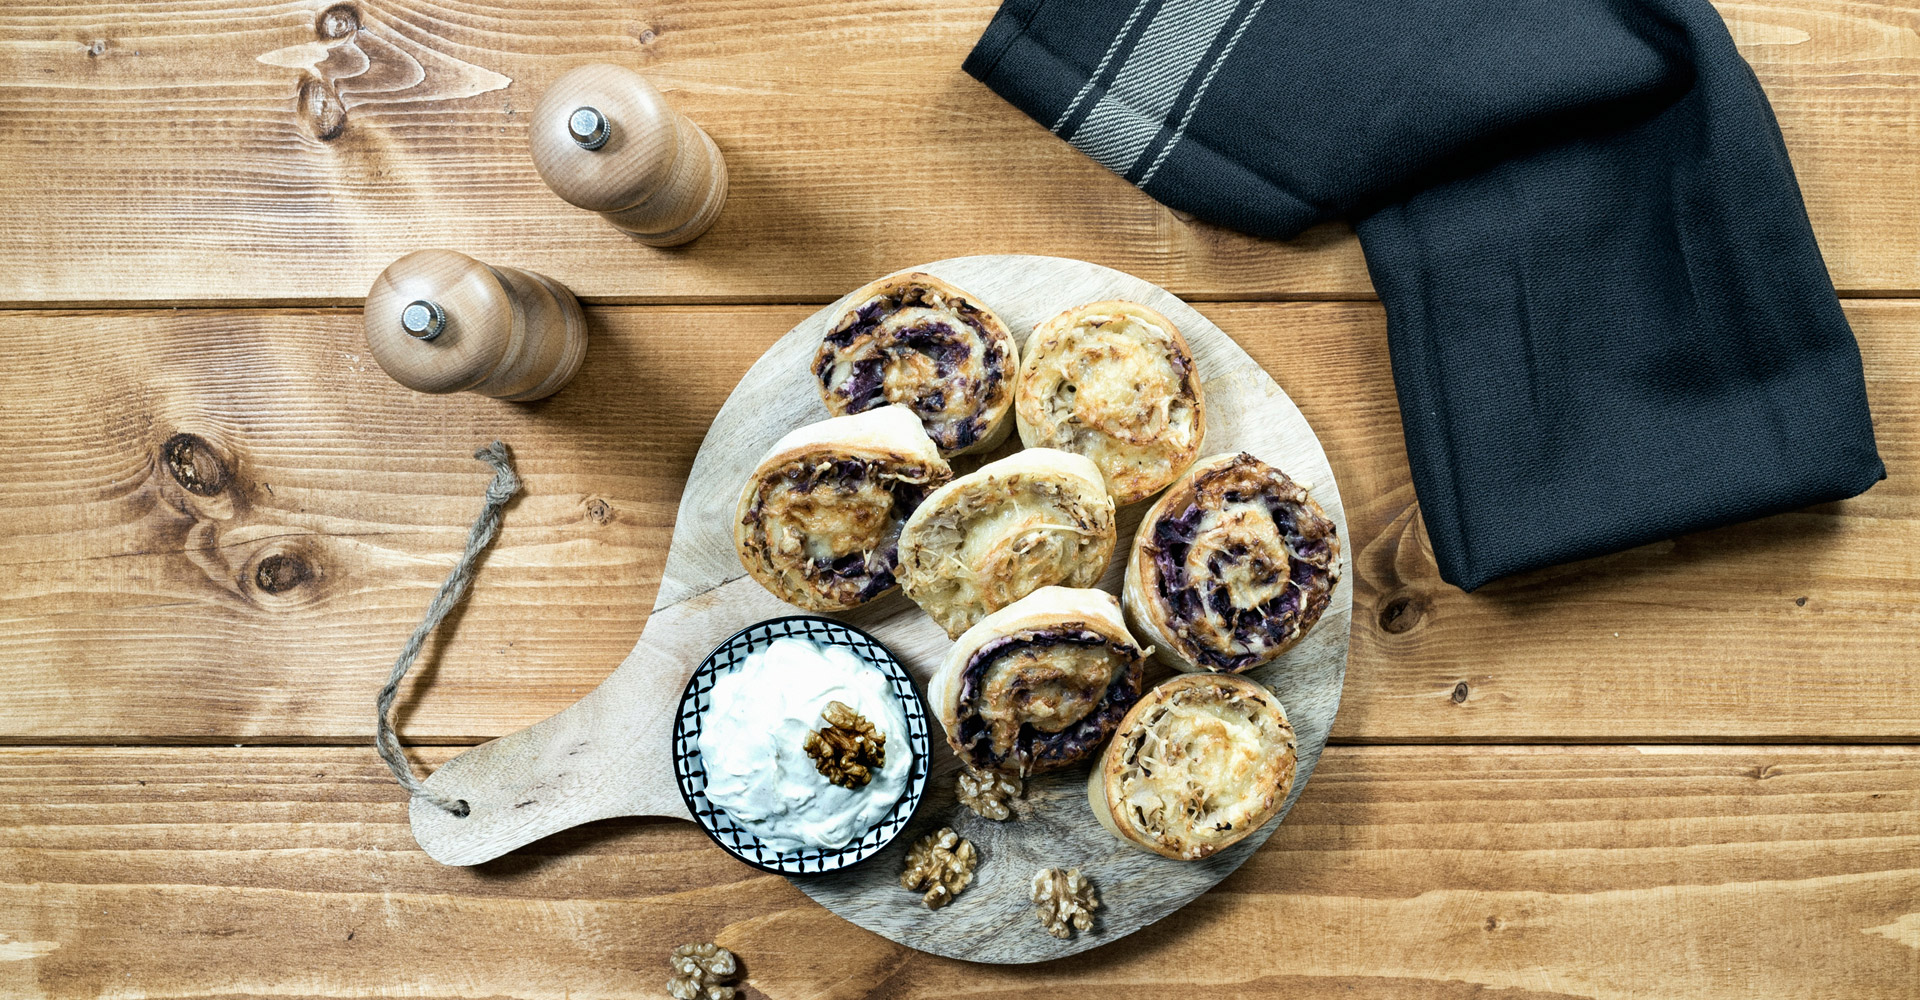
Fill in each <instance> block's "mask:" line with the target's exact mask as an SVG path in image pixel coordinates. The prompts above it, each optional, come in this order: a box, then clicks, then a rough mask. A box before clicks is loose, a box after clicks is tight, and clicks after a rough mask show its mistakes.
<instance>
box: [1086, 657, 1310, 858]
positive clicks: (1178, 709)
mask: <svg viewBox="0 0 1920 1000" xmlns="http://www.w3.org/2000/svg"><path fill="white" fill-rule="evenodd" d="M1296 763H1297V761H1296V747H1295V740H1294V734H1293V726H1292V725H1291V724H1289V723H1288V722H1287V713H1286V710H1285V709H1284V708H1282V707H1281V705H1280V699H1279V698H1276V697H1274V694H1273V692H1271V691H1268V690H1267V689H1266V688H1264V687H1262V686H1260V685H1259V684H1256V683H1254V682H1253V681H1251V680H1249V679H1247V678H1245V677H1240V676H1237V675H1234V674H1181V675H1179V676H1177V677H1174V678H1173V679H1172V680H1169V681H1167V682H1166V683H1164V684H1161V685H1160V686H1158V687H1156V688H1154V689H1153V690H1151V691H1148V692H1147V693H1146V694H1145V695H1143V696H1141V698H1140V700H1139V702H1137V703H1136V704H1135V705H1134V706H1133V709H1132V710H1131V711H1129V712H1128V713H1127V717H1126V718H1125V719H1123V720H1121V722H1120V727H1119V729H1118V731H1116V732H1115V734H1114V737H1113V742H1112V743H1110V744H1108V746H1107V752H1106V753H1105V754H1103V755H1102V756H1101V758H1100V766H1098V767H1096V768H1094V769H1093V773H1092V774H1091V775H1089V776H1088V779H1087V801H1088V804H1089V805H1091V806H1092V807H1093V814H1094V817H1095V818H1096V819H1098V820H1099V821H1100V825H1101V826H1104V827H1106V828H1107V831H1108V832H1110V833H1112V834H1113V835H1114V836H1116V837H1119V838H1120V839H1121V840H1124V841H1126V842H1127V843H1130V844H1133V845H1134V846H1136V847H1140V848H1144V849H1146V850H1149V851H1152V852H1154V853H1155V854H1159V855H1163V856H1165V857H1169V858H1174V859H1176V860H1181V861H1198V860H1200V859H1201V858H1205V857H1207V856H1209V855H1211V854H1213V853H1214V852H1216V851H1220V850H1222V849H1224V848H1227V847H1230V846H1232V845H1234V844H1236V843H1238V842H1239V841H1240V840H1241V839H1242V838H1244V837H1246V836H1247V835H1248V834H1251V833H1253V832H1254V831H1255V830H1258V829H1260V827H1261V826H1263V825H1265V824H1266V822H1267V821H1268V820H1269V819H1272V818H1273V815H1274V813H1276V812H1278V811H1279V810H1280V807H1281V806H1282V805H1283V804H1285V803H1286V801H1287V793H1288V792H1289V791H1291V790H1292V788H1293V776H1294V769H1295V766H1296Z"/></svg>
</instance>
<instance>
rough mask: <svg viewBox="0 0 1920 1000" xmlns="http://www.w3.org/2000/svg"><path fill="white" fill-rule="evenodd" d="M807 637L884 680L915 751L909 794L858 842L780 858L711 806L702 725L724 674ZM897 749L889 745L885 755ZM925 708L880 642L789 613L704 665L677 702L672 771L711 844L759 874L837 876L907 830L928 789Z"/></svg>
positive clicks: (747, 632)
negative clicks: (839, 649) (753, 656)
mask: <svg viewBox="0 0 1920 1000" xmlns="http://www.w3.org/2000/svg"><path fill="white" fill-rule="evenodd" d="M789 636H791V637H794V638H799V639H808V640H811V641H813V642H816V643H818V644H820V645H822V646H844V647H846V648H847V649H850V650H852V651H853V654H854V655H855V656H858V657H860V659H862V660H864V661H866V662H867V663H868V664H870V665H872V666H873V667H875V668H877V669H878V670H880V671H881V672H882V673H885V674H886V675H887V680H888V682H889V685H890V686H891V688H892V690H893V693H894V696H895V697H897V698H899V699H900V708H901V710H902V711H904V712H905V713H906V717H907V745H908V746H909V747H910V748H911V749H912V751H913V766H912V769H911V770H910V771H908V773H907V787H906V791H905V792H903V793H902V794H901V796H900V801H899V802H896V803H894V806H893V809H892V810H890V811H889V812H888V813H887V815H886V816H885V817H884V818H882V819H881V820H880V822H879V823H877V824H875V825H874V826H873V827H872V828H871V829H869V830H867V832H866V833H865V834H863V835H862V836H861V837H860V839H858V840H855V841H853V842H851V843H849V844H847V845H846V846H844V847H840V848H833V849H828V848H814V847H809V848H803V849H801V850H797V851H787V852H784V853H782V852H780V851H776V850H774V849H772V848H770V847H768V846H767V845H766V844H764V843H762V842H761V840H760V838H759V837H756V836H754V835H753V834H752V833H751V832H749V831H747V830H745V829H743V828H741V826H740V825H739V824H737V823H735V822H734V821H733V817H731V816H728V815H727V813H726V811H725V810H723V809H721V808H720V807H719V806H716V805H714V804H713V803H712V802H710V801H708V799H707V795H706V790H707V772H706V768H705V767H704V766H703V765H702V763H701V760H700V726H701V723H702V720H703V719H704V718H705V716H706V712H707V709H708V708H709V707H711V703H712V699H711V697H710V696H711V694H712V692H713V683H714V681H715V680H716V679H718V678H719V677H720V676H721V675H722V674H726V673H729V672H731V671H733V670H735V669H738V668H739V666H740V664H741V663H742V662H743V661H745V660H746V658H747V655H748V654H750V653H754V652H757V651H759V650H761V649H765V648H766V647H767V646H768V645H769V644H771V643H772V642H773V640H775V639H782V638H786V637H789ZM892 747H893V744H892V741H891V740H889V741H888V750H889V751H891V750H892ZM927 754H928V746H927V707H926V705H925V703H923V702H922V701H921V700H920V693H919V691H918V690H917V689H916V688H915V687H914V686H913V678H912V677H911V676H910V675H909V674H908V673H907V669H906V668H905V667H903V666H901V665H900V661H899V660H896V659H894V656H893V653H892V652H890V651H889V650H888V649H887V647H885V646H882V645H881V644H880V642H879V640H877V639H875V638H874V637H873V636H870V635H868V634H867V633H865V632H862V631H860V630H859V629H857V628H853V627H852V626H849V625H843V624H841V623H839V622H837V621H834V620H832V619H830V618H817V617H814V616H812V615H790V616H788V617H785V618H773V619H769V620H767V621H764V622H761V623H759V624H757V625H749V626H747V627H746V628H743V629H741V630H740V631H738V632H735V633H734V634H733V636H732V637H731V638H729V639H727V641H725V642H723V643H721V644H720V645H718V646H716V647H714V650H713V652H711V653H708V654H707V658H706V659H704V660H702V661H700V666H699V667H697V668H695V669H694V671H693V676H692V677H691V678H689V679H688V680H687V689H686V692H685V693H684V694H682V695H681V696H680V711H679V714H678V715H677V716H676V717H675V719H674V723H673V773H674V777H676V778H677V779H678V780H679V782H680V797H681V798H683V799H685V800H686V803H687V810H688V811H689V812H691V813H693V818H694V820H695V821H696V822H698V823H699V824H700V829H702V830H705V831H706V832H707V836H709V837H712V838H713V842H714V843H716V844H719V845H720V846H721V847H722V848H724V849H725V850H726V852H727V853H728V854H731V855H733V856H734V857H736V858H739V859H740V860H741V861H744V862H746V863H747V864H749V865H752V866H753V867H755V868H758V869H760V870H761V871H767V872H773V873H775V874H779V875H817V874H819V873H821V872H830V871H836V870H838V869H841V868H845V867H846V866H848V865H851V864H854V863H855V862H858V861H862V860H865V859H866V858H869V857H872V856H873V855H875V854H877V853H879V852H880V849H881V848H883V847H886V846H887V845H888V844H889V843H892V842H893V839H894V838H895V837H897V836H899V835H900V831H902V830H904V829H906V828H907V821H908V820H910V819H912V818H913V811H914V810H915V809H917V808H919V806H920V798H921V796H922V795H924V794H925V793H926V790H927Z"/></svg>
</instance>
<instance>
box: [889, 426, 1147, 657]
mask: <svg viewBox="0 0 1920 1000" xmlns="http://www.w3.org/2000/svg"><path fill="white" fill-rule="evenodd" d="M1115 536H1116V531H1115V527H1114V519H1113V499H1112V498H1111V497H1109V496H1107V489H1106V486H1105V485H1104V484H1103V483H1102V482H1101V479H1100V470H1099V469H1097V468H1095V467H1094V464H1093V463H1092V462H1091V461H1088V460H1087V459H1086V458H1084V457H1082V456H1080V455H1075V454H1071V453H1069V452H1064V451H1058V450H1055V449H1052V448H1029V449H1027V450H1025V451H1021V452H1015V453H1014V454H1012V455H1010V456H1008V457H1006V458H1003V459H1001V460H1000V461H998V462H992V463H989V464H987V465H984V466H981V467H980V470H979V471H977V472H974V473H972V474H970V475H965V476H961V477H960V478H958V479H955V480H954V481H953V482H950V483H948V484H946V485H945V486H942V487H940V488H939V489H937V490H935V491H934V492H933V493H932V495H930V496H928V497H927V499H926V500H925V501H924V502H922V503H921V504H920V507H919V509H917V510H915V511H914V512H913V516H912V517H910V518H908V519H907V524H906V527H905V528H903V529H901V532H900V569H899V573H898V575H899V577H900V588H901V589H902V590H904V591H906V594H907V596H908V597H911V598H913V600H914V601H915V602H916V603H918V604H919V605H920V607H921V609H922V610H924V611H926V613H927V614H928V615H929V616H930V617H932V618H933V620H934V621H935V622H938V623H939V624H940V627H942V628H944V629H946V630H947V634H948V635H950V636H958V635H959V634H960V633H962V632H965V631H966V630H967V629H968V628H971V627H972V626H973V625H974V623H976V622H978V621H979V620H980V619H982V618H984V617H986V616H987V615H989V614H991V613H993V612H994V611H998V610H999V609H1001V608H1003V607H1006V606H1007V605H1009V604H1012V603H1013V602H1014V601H1017V600H1019V599H1020V598H1022V597H1025V596H1026V595H1028V594H1030V593H1033V592H1034V591H1035V590H1038V589H1040V588H1041V587H1046V586H1051V585H1054V584H1058V585H1060V586H1063V587H1091V586H1093V585H1094V584H1096V583H1098V582H1100V577H1101V575H1102V574H1103V573H1105V572H1106V569H1107V561H1108V560H1109V559H1110V558H1112V556H1113V547H1114V542H1115Z"/></svg>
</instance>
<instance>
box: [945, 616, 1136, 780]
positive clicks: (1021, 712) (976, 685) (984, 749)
mask: <svg viewBox="0 0 1920 1000" xmlns="http://www.w3.org/2000/svg"><path fill="white" fill-rule="evenodd" d="M1145 664H1146V657H1145V655H1144V654H1143V653H1142V652H1141V651H1140V650H1139V649H1136V648H1134V647H1133V646H1132V645H1129V644H1127V643H1124V642H1119V641H1116V640H1114V639H1111V638H1109V637H1107V636H1105V635H1102V634H1100V633H1099V632H1095V631H1094V630H1092V629H1089V628H1085V627H1083V626H1081V625H1079V624H1078V623H1069V624H1066V625H1061V626H1056V627H1053V628H1047V629H1028V630H1022V631H1019V632H1015V633H1013V634H1011V635H1004V636H1001V637H999V638H997V639H994V640H992V641H990V642H988V643H986V644H984V645H982V646H981V647H980V648H979V649H978V650H975V651H974V654H973V656H972V657H971V658H970V659H969V660H968V661H967V665H966V667H965V669H964V671H963V672H962V674H961V678H960V696H959V699H958V701H959V708H958V711H957V713H956V715H957V716H958V721H959V736H958V742H959V745H960V746H961V747H962V748H964V750H965V753H964V755H963V756H964V757H965V759H966V762H967V763H968V764H970V765H972V766H973V767H975V768H978V769H984V770H1017V771H1018V772H1019V773H1021V774H1023V775H1024V774H1034V773H1038V772H1041V771H1047V770H1051V769H1054V768H1058V767H1064V766H1066V765H1068V764H1071V763H1073V762H1074V761H1077V760H1081V759H1083V758H1085V757H1086V756H1087V755H1088V754H1090V753H1092V752H1093V750H1094V749H1096V748H1097V747H1099V745H1100V744H1101V743H1103V742H1105V741H1106V739H1107V737H1108V735H1110V734H1111V733H1112V732H1113V729H1114V727H1115V726H1117V725H1119V724H1120V720H1121V719H1122V718H1123V717H1125V716H1126V714H1127V710H1128V709H1129V708H1132V707H1133V703H1134V702H1135V701H1136V700H1138V699H1139V697H1140V677H1141V673H1142V671H1143V670H1144V668H1145Z"/></svg>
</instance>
